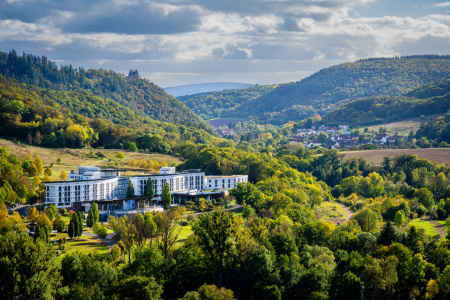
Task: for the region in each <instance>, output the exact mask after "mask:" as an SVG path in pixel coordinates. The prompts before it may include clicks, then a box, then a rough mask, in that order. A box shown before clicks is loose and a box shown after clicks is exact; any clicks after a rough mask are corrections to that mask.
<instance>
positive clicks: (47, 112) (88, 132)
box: [0, 75, 216, 153]
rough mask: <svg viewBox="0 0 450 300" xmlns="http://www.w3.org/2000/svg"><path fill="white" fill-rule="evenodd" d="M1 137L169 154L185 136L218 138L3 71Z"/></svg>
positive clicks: (50, 144)
mask: <svg viewBox="0 0 450 300" xmlns="http://www.w3.org/2000/svg"><path fill="white" fill-rule="evenodd" d="M0 135H1V136H6V137H10V138H13V139H16V140H18V141H20V140H22V141H26V142H27V143H28V144H36V145H41V146H46V147H51V148H61V147H70V148H85V147H93V148H110V149H111V148H112V149H133V150H137V149H142V150H148V151H150V152H158V153H170V152H171V151H172V149H171V148H172V147H173V146H175V145H177V144H178V143H180V142H184V141H187V140H189V141H194V142H206V141H209V142H213V143H214V141H215V140H216V138H215V137H214V136H213V135H212V134H211V133H210V132H207V131H205V130H203V129H200V128H197V127H194V126H186V125H182V124H173V123H168V122H162V121H156V120H153V119H151V118H150V117H148V116H145V115H143V114H139V113H136V112H135V111H133V110H132V109H130V108H128V107H125V106H123V105H120V104H118V103H117V102H115V101H113V100H111V99H107V98H106V99H105V98H102V97H100V96H97V95H94V94H92V93H89V92H87V91H86V90H72V91H64V90H63V91H55V90H52V89H44V88H39V87H36V86H33V85H27V84H24V83H18V82H17V81H16V80H14V79H11V78H6V77H4V76H3V75H0ZM132 143H134V146H133V144H132ZM136 145H137V148H136Z"/></svg>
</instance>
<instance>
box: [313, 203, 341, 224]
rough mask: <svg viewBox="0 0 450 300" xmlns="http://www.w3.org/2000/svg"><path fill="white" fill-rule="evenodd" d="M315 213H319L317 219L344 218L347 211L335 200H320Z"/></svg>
mask: <svg viewBox="0 0 450 300" xmlns="http://www.w3.org/2000/svg"><path fill="white" fill-rule="evenodd" d="M315 213H316V214H318V215H319V219H322V220H328V219H331V218H337V219H346V218H347V213H346V212H345V209H344V208H343V207H342V206H341V205H339V204H338V203H335V202H328V201H327V202H322V204H321V205H320V206H319V207H317V208H316V209H315Z"/></svg>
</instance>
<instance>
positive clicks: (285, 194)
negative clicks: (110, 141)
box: [0, 142, 450, 299]
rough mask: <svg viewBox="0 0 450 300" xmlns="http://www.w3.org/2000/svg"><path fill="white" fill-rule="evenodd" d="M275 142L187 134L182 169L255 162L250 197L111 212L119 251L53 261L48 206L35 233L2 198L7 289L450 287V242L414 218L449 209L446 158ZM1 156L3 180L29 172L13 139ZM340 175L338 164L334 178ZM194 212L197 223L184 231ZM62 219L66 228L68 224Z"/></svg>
mask: <svg viewBox="0 0 450 300" xmlns="http://www.w3.org/2000/svg"><path fill="white" fill-rule="evenodd" d="M278 150H279V151H278V152H277V153H276V155H274V156H272V155H269V154H267V153H259V154H252V153H248V152H245V151H242V150H237V149H230V148H214V147H206V146H204V145H194V144H192V143H190V142H187V143H186V144H185V145H184V146H183V147H182V149H180V151H181V152H182V153H183V156H184V157H185V158H186V162H185V164H184V165H182V166H180V169H183V168H190V167H191V166H192V165H195V166H196V167H198V163H201V164H202V165H201V167H202V168H205V169H209V170H212V171H214V172H219V173H222V174H233V173H239V172H248V173H249V175H250V179H251V181H252V182H251V183H247V184H240V185H239V186H238V187H237V188H235V189H232V190H231V191H230V193H231V195H232V196H233V197H234V198H235V199H236V202H237V203H239V204H242V205H243V211H242V213H239V214H236V213H232V212H227V211H224V210H223V209H224V207H223V206H224V205H225V206H226V205H227V204H226V201H224V202H223V204H222V202H214V203H212V202H207V203H206V209H207V210H210V212H207V213H203V214H199V215H197V216H196V215H194V214H190V215H188V218H187V221H185V220H182V221H180V214H181V213H182V211H184V210H183V209H182V208H181V207H175V208H173V209H172V210H167V211H164V212H153V213H152V212H147V213H146V214H145V215H142V214H140V213H139V214H137V215H133V216H128V217H122V218H114V217H112V218H110V220H109V223H108V224H107V225H108V226H109V227H110V228H111V229H112V230H113V231H114V232H115V233H116V235H117V238H118V239H119V243H118V244H117V245H115V246H114V247H113V249H112V251H111V253H110V254H109V253H108V254H99V253H95V252H93V253H90V254H84V253H81V252H71V253H67V254H65V255H64V256H63V257H62V258H61V257H60V258H59V260H58V261H57V260H56V259H57V255H61V254H58V253H59V252H58V251H57V250H54V249H55V248H54V246H52V245H51V244H49V243H48V236H46V234H45V232H47V231H48V228H50V229H51V228H59V226H60V224H59V223H58V222H61V217H58V216H55V213H54V209H53V208H52V207H49V208H47V210H46V211H43V212H41V213H40V214H39V212H36V211H33V214H31V215H30V216H29V219H30V220H36V222H37V224H38V226H39V228H43V231H42V232H41V229H40V230H39V232H40V233H39V236H38V237H37V238H36V239H35V240H33V239H32V238H30V237H28V236H27V235H26V234H23V233H24V232H25V230H26V227H25V224H24V221H23V220H22V219H21V218H20V217H19V216H18V215H17V214H16V213H15V214H13V215H11V217H9V218H8V217H6V215H5V212H6V211H5V208H4V206H2V205H0V257H2V259H1V260H0V266H1V267H2V270H3V273H2V274H3V278H4V280H2V281H0V291H1V292H2V295H3V296H4V297H6V298H8V299H13V298H17V299H25V298H28V299H30V298H33V299H80V298H81V299H299V298H301V299H380V298H387V299H391V298H392V299H448V297H449V296H450V267H449V264H450V250H449V247H450V245H449V242H448V240H447V239H443V238H441V237H442V236H440V235H430V234H429V233H427V231H426V230H425V229H424V228H422V227H416V225H415V224H417V220H419V219H418V217H424V216H426V217H427V218H434V219H439V220H441V221H442V220H445V219H446V218H448V217H449V214H450V199H448V198H449V197H450V191H449V181H448V174H449V168H448V167H446V166H444V165H437V164H434V163H432V162H430V161H428V160H425V159H419V158H418V157H417V156H415V155H402V156H399V157H397V158H396V159H394V160H391V159H388V158H385V160H384V161H383V163H382V165H381V166H373V165H371V164H368V163H367V162H365V161H364V160H363V159H354V160H350V161H347V162H342V160H341V155H340V154H339V152H338V151H336V150H329V151H326V152H324V153H316V152H314V151H310V150H307V149H304V148H301V147H297V148H294V147H292V146H290V145H287V146H285V147H282V148H280V149H278ZM0 158H1V159H0V162H2V163H1V164H0V166H1V167H2V168H3V169H2V174H6V173H5V172H4V170H6V168H12V169H15V170H17V171H18V172H15V173H14V172H12V173H11V172H10V173H7V174H10V175H9V176H12V177H10V178H9V179H8V180H11V181H12V182H15V181H17V180H21V179H20V178H22V177H25V179H24V180H28V179H27V178H26V177H27V175H29V174H28V172H29V171H30V169H26V167H29V166H28V165H29V164H28V163H27V164H26V163H25V162H21V161H20V159H18V158H17V157H15V156H14V155H13V154H9V153H8V152H7V151H6V150H5V149H1V150H0ZM308 170H312V172H311V171H308ZM336 174H341V177H339V178H338V179H337V180H336V179H335V177H336V176H335V175H336ZM15 176H17V177H15ZM21 176H22V177H21ZM3 178H5V177H3ZM16 178H17V179H16ZM321 180H324V181H321ZM18 186H19V185H18ZM30 186H31V184H30ZM7 189H8V190H11V189H14V188H9V187H8V188H7ZM17 197H19V194H17ZM199 201H200V200H199ZM331 201H336V202H338V203H342V204H345V205H346V206H347V207H348V208H349V209H350V210H351V211H353V212H354V213H353V215H352V216H351V218H350V219H349V220H348V221H345V220H344V221H343V222H342V223H336V222H332V221H330V220H327V219H322V218H319V214H318V209H319V208H320V207H322V204H324V203H333V202H331ZM2 202H5V203H10V202H8V201H5V200H3V201H2ZM336 202H334V203H336ZM191 206H192V205H191ZM194 206H195V205H194ZM191 209H192V208H191ZM6 214H7V213H6ZM57 214H58V215H59V214H63V215H64V214H68V215H69V216H71V223H70V224H72V221H73V220H74V218H75V219H77V218H78V216H77V213H71V212H65V211H59V212H58V211H57ZM89 214H90V213H89ZM51 220H53V221H51ZM88 220H89V216H88ZM77 222H78V221H77ZM424 222H431V221H424ZM442 222H444V221H442ZM447 223H448V226H449V225H450V219H448V220H447ZM70 224H69V225H70ZM73 224H75V222H74V223H73ZM186 224H188V226H190V228H192V234H190V235H189V236H188V237H187V238H186V239H185V240H184V241H183V242H182V243H179V244H177V243H175V241H176V240H177V237H178V235H179V234H180V228H181V227H180V226H187V225H186ZM430 224H431V223H430ZM62 225H63V226H62V227H61V228H62V231H63V232H64V227H65V226H67V224H64V221H63V223H62ZM70 226H72V225H70ZM70 226H69V227H70ZM99 226H100V228H101V227H102V225H99ZM417 226H418V225H417ZM183 228H184V227H183ZM447 228H448V227H447ZM58 230H59V229H58ZM449 233H450V232H449ZM77 234H81V233H80V232H78V233H77ZM72 235H73V227H72ZM72 239H73V240H76V239H77V238H76V235H75V236H74V237H73V238H72ZM63 246H64V241H63V242H62V243H61V244H60V248H61V249H64V248H63ZM23 283H25V286H26V288H25V287H24V284H23Z"/></svg>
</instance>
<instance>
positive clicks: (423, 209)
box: [416, 205, 427, 218]
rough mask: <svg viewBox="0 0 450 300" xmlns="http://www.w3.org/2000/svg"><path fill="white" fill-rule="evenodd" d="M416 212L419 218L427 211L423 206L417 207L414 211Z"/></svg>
mask: <svg viewBox="0 0 450 300" xmlns="http://www.w3.org/2000/svg"><path fill="white" fill-rule="evenodd" d="M416 212H417V217H419V218H420V217H422V216H423V215H425V214H426V213H427V209H426V208H425V206H423V205H419V206H418V207H417V209H416Z"/></svg>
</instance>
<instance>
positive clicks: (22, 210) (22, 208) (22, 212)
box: [12, 204, 37, 217]
mask: <svg viewBox="0 0 450 300" xmlns="http://www.w3.org/2000/svg"><path fill="white" fill-rule="evenodd" d="M36 205H37V204H34V205H30V204H25V205H20V206H18V207H14V209H13V210H12V211H17V212H18V213H19V214H20V215H21V216H24V217H26V216H27V211H28V209H29V208H30V207H31V206H36Z"/></svg>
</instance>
